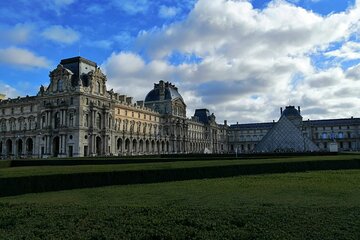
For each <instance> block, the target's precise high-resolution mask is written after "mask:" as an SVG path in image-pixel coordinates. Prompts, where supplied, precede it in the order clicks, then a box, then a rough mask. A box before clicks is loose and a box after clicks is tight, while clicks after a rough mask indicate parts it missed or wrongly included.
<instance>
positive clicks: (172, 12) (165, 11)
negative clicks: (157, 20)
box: [159, 5, 180, 18]
mask: <svg viewBox="0 0 360 240" xmlns="http://www.w3.org/2000/svg"><path fill="white" fill-rule="evenodd" d="M179 11H180V9H178V8H176V7H167V6H164V5H161V6H160V9H159V17H161V18H172V17H175V16H176V15H177V14H178V13H179Z"/></svg>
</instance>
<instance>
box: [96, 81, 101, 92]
mask: <svg viewBox="0 0 360 240" xmlns="http://www.w3.org/2000/svg"><path fill="white" fill-rule="evenodd" d="M100 89H101V86H100V82H96V92H97V93H98V94H100Z"/></svg>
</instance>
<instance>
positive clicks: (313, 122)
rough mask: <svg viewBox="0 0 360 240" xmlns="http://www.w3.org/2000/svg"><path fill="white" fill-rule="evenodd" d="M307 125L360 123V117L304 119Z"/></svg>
mask: <svg viewBox="0 0 360 240" xmlns="http://www.w3.org/2000/svg"><path fill="white" fill-rule="evenodd" d="M303 123H304V124H305V125H310V126H318V127H320V126H321V127H322V126H340V125H354V124H360V118H338V119H324V120H307V121H303Z"/></svg>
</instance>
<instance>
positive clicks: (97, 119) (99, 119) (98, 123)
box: [96, 113, 101, 129]
mask: <svg viewBox="0 0 360 240" xmlns="http://www.w3.org/2000/svg"><path fill="white" fill-rule="evenodd" d="M96 126H97V128H98V129H101V114H100V113H98V115H97V118H96Z"/></svg>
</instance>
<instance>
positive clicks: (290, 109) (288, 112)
mask: <svg viewBox="0 0 360 240" xmlns="http://www.w3.org/2000/svg"><path fill="white" fill-rule="evenodd" d="M282 115H283V116H286V117H289V116H299V117H301V115H300V113H299V111H298V110H297V109H296V108H295V107H294V106H287V107H285V110H284V111H283V113H282Z"/></svg>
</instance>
